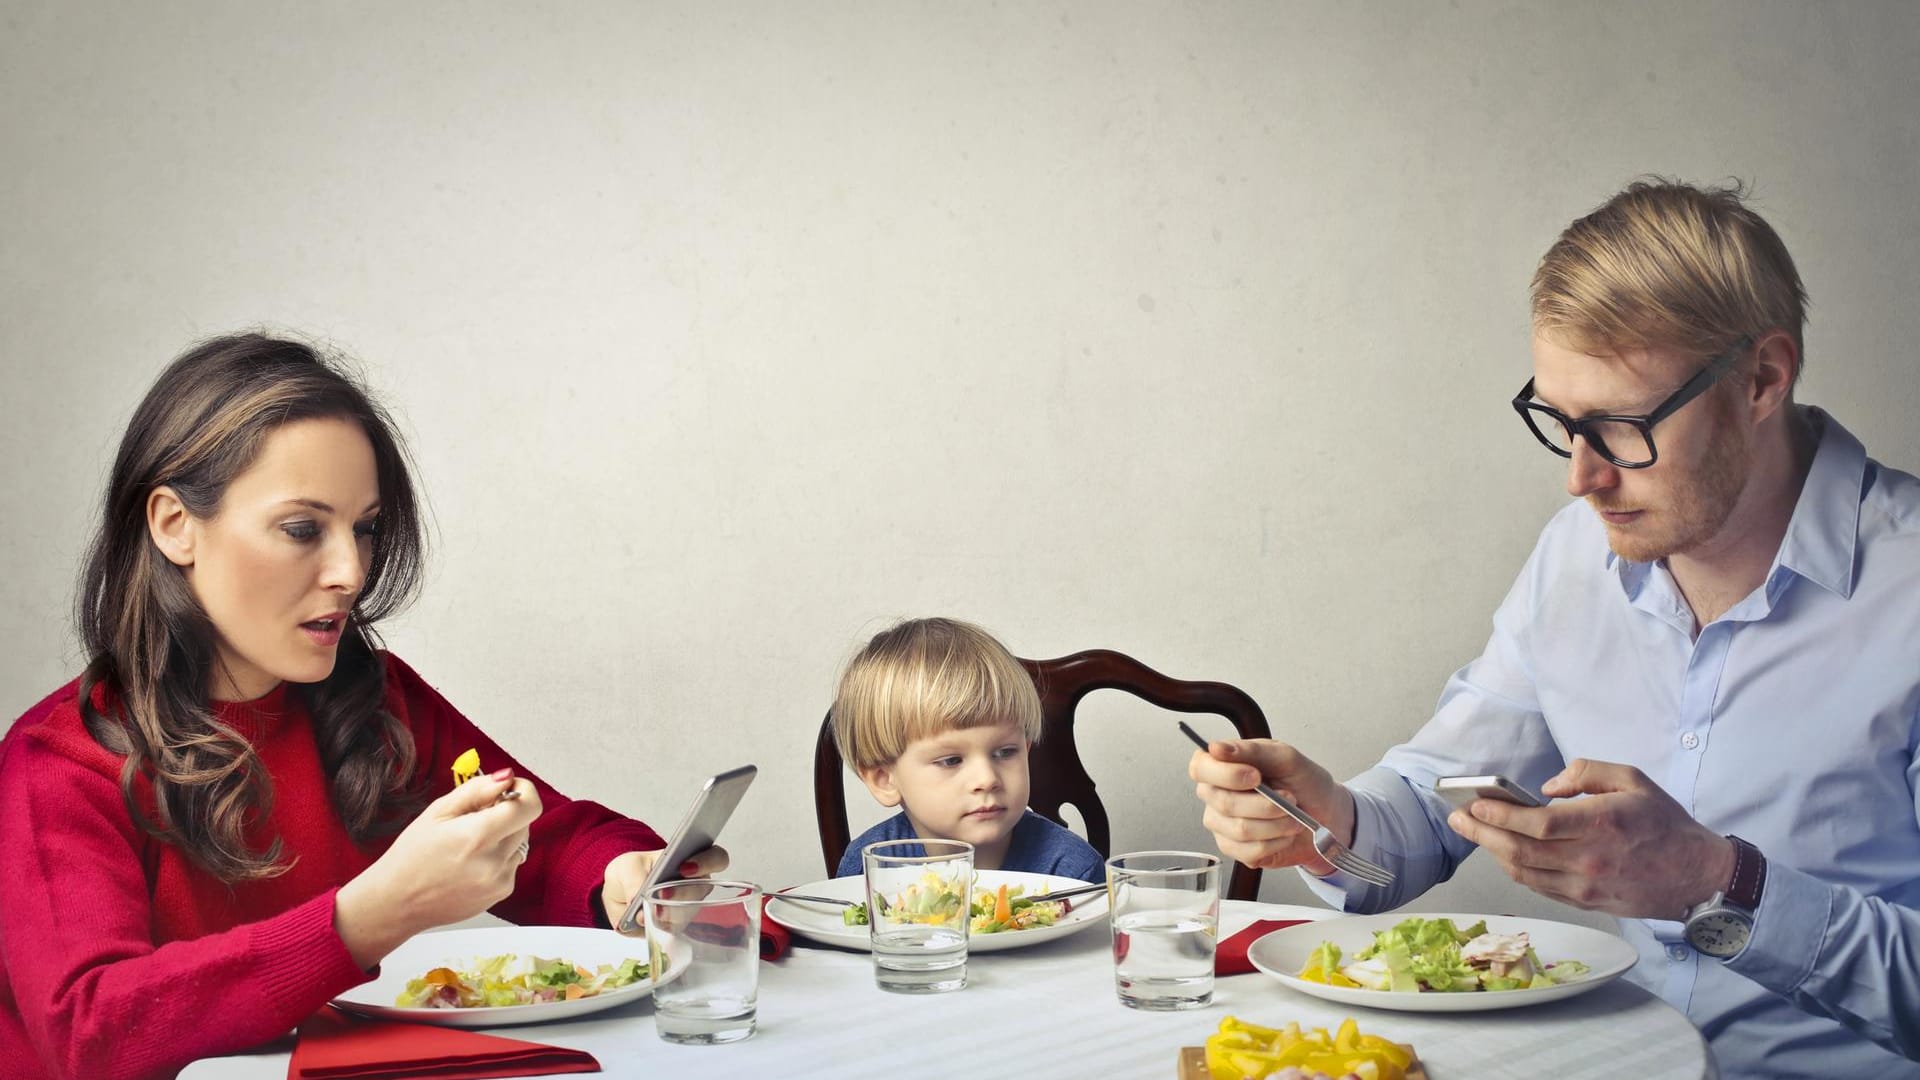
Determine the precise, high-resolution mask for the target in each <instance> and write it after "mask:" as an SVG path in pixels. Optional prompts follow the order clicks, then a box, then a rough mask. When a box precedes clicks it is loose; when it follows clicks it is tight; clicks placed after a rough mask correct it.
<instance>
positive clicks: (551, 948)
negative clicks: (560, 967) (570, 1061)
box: [333, 926, 686, 1028]
mask: <svg viewBox="0 0 1920 1080" xmlns="http://www.w3.org/2000/svg"><path fill="white" fill-rule="evenodd" d="M684 952H685V949H684V947H681V948H679V949H675V948H672V947H669V950H668V954H667V959H668V964H667V974H666V978H664V979H658V980H656V979H641V980H640V981H639V982H637V983H634V984H632V985H630V986H622V987H619V988H617V989H613V990H608V991H606V992H605V993H602V994H596V995H594V996H593V997H586V998H579V999H576V1000H574V1001H548V1002H543V1003H540V1004H537V1005H502V1006H499V1007H497V1008H488V1009H403V1008H400V1007H399V1006H397V1005H395V1004H394V1001H395V1000H397V999H398V998H399V997H400V994H401V992H402V991H404V990H405V989H406V988H407V983H408V982H410V981H412V980H414V979H417V978H419V977H420V976H422V975H424V974H426V973H427V972H429V971H431V970H433V969H434V968H437V967H450V968H453V969H454V970H456V971H457V970H460V969H462V968H465V967H467V966H469V965H470V963H471V962H472V961H475V960H480V959H484V958H486V957H489V956H499V955H500V954H502V953H516V954H518V955H521V956H538V957H542V958H545V959H548V960H566V961H569V962H571V963H575V964H579V965H581V966H582V967H586V968H589V969H591V968H597V967H599V966H600V965H601V964H618V963H620V962H621V961H622V960H627V959H633V960H638V961H640V962H641V963H643V964H644V963H646V962H647V939H646V938H643V937H631V938H630V937H623V936H622V935H620V934H616V933H614V932H613V931H611V930H596V929H593V928H592V927H584V926H482V927H474V928H472V929H467V930H436V931H433V932H431V933H426V934H416V935H414V936H413V937H411V938H408V939H407V941H406V943H405V944H403V945H401V946H400V947H399V948H397V949H395V950H393V952H392V953H390V954H389V955H388V956H387V958H386V959H385V960H382V961H380V977H379V978H377V979H375V980H373V981H372V982H370V983H365V984H363V985H360V986H356V987H354V988H353V989H351V990H349V991H347V992H346V993H344V994H341V995H340V996H339V997H337V998H334V999H333V1003H334V1004H335V1005H336V1006H338V1007H340V1008H342V1009H345V1010H346V1011H347V1012H350V1013H357V1014H359V1015H361V1016H374V1017H379V1018H381V1019H384V1020H407V1021H410V1022H412V1023H416V1024H438V1025H440V1026H441V1027H460V1028H472V1027H499V1026H501V1025H505V1024H540V1023H545V1022H547V1021H550V1020H572V1019H574V1018H575V1017H580V1016H585V1015H586V1014H588V1013H595V1012H599V1011H600V1010H602V1009H613V1008H618V1007H619V1006H621V1005H625V1004H627V1003H629V1002H633V1001H638V1000H639V999H641V998H643V997H646V996H647V995H648V994H651V993H653V988H654V986H655V985H656V984H657V983H660V982H669V981H671V980H672V979H673V978H674V977H676V976H677V975H679V974H680V973H681V972H682V971H685V970H686V957H685V955H684ZM674 960H678V961H680V962H679V963H673V961H674Z"/></svg>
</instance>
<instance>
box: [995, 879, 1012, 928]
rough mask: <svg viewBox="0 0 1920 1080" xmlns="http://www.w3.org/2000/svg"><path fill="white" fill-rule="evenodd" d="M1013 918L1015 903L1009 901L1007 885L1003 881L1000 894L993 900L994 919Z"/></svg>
mask: <svg viewBox="0 0 1920 1080" xmlns="http://www.w3.org/2000/svg"><path fill="white" fill-rule="evenodd" d="M1011 918H1013V905H1012V904H1010V903H1008V902H1007V886H1006V884H1005V883H1004V882H1002V883H1001V885H1000V894H999V895H998V896H996V897H995V898H994V901H993V921H994V922H1006V921H1007V920H1008V919H1011Z"/></svg>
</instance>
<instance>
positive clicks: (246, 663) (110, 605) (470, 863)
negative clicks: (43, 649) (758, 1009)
mask: <svg viewBox="0 0 1920 1080" xmlns="http://www.w3.org/2000/svg"><path fill="white" fill-rule="evenodd" d="M422 547H423V545H422V537H421V524H420V518H419V514H418V510H417V508H416V504H415V501H414V494H413V485H412V481H411V480H410V478H409V476H408V469H407V459H406V455H405V453H404V451H403V450H402V448H401V446H400V443H399V441H398V439H397V438H396V436H395V434H394V432H393V427H392V424H391V423H390V421H389V420H388V418H387V416H386V415H385V413H384V412H382V411H381V410H380V408H379V407H378V406H377V405H375V404H374V403H373V402H372V401H371V400H370V399H369V398H368V396H367V395H366V393H365V392H364V391H362V390H361V389H360V388H359V387H358V386H357V385H356V384H355V383H354V382H353V381H352V380H351V379H349V378H348V377H346V376H345V375H343V374H342V373H341V372H340V370H339V369H338V368H337V367H336V366H335V365H333V364H332V363H330V362H328V361H327V360H325V359H324V358H322V357H320V356H319V355H317V354H316V353H315V352H314V351H313V350H312V349H310V348H308V347H306V346H304V345H301V344H298V343H295V342H290V341H281V340H275V339H272V338H267V337H262V336H258V335H243V336H237V337H228V338H220V339H215V340H213V341H209V342H206V343H205V344H202V345H200V346H198V347H196V348H194V349H193V350H191V351H189V352H188V353H186V354H185V355H183V356H181V357H180V358H179V359H177V360H175V361H174V362H173V364H172V365H171V366H169V367H168V368H167V369H166V371H165V372H164V373H162V374H161V376H160V378H159V380H158V381H157V382H156V383H155V384H154V386H153V388H152V389H151V390H150V391H149V392H148V393H147V396H146V398H145V400H143V401H142V402H141V404H140V407H139V409H138V410H137V411H136V412H135V414H134V416H133V419H132V421H131V422H130V423H129V425H128V427H127V431H126V435H125V436H124V438H123V439H122V441H121V444H120V450H119V454H118V456H117V458H116V459H115V461H114V467H113V475H112V479H111V481H110V482H109V485H108V489H107V494H106V505H105V514H104V518H103V520H102V522H101V526H100V532H99V534H98V536H97V537H96V539H95V541H94V545H93V548H92V551H91V553H90V556H89V559H88V562H87V568H86V572H85V575H84V578H83V582H82V588H81V596H80V605H79V615H80V624H81V635H82V639H83V642H84V644H85V647H86V651H87V656H88V662H87V666H86V668H85V670H84V672H83V673H82V674H81V676H80V678H78V679H77V680H75V681H74V682H72V683H69V684H68V685H66V686H64V687H61V688H60V689H59V690H56V691H54V692H53V693H52V694H51V695H49V696H48V697H47V698H46V700H44V701H42V702H40V704H38V705H36V706H34V707H33V708H32V709H29V710H28V711H27V713H26V714H25V715H24V716H22V717H21V718H20V719H19V720H18V721H17V722H15V723H14V725H13V727H12V729H11V730H10V731H9V732H8V733H7V735H6V737H5V739H4V740H0V1073H3V1074H5V1075H6V1076H9V1077H13V1076H54V1077H85V1078H88V1080H96V1078H110V1077H150V1076H169V1075H172V1074H173V1073H175V1072H177V1071H178V1070H179V1069H180V1068H181V1067H182V1066H184V1065H186V1064H187V1063H188V1062H191V1061H193V1060H195V1059H197V1058H201V1057H205V1056H209V1055H213V1054H219V1053H224V1052H230V1051H234V1050H240V1049H244V1048H246V1047H249V1046H253V1045H256V1044H259V1043H262V1042H266V1041H268V1040H271V1039H274V1038H277V1037H279V1036H281V1035H284V1034H286V1033H287V1032H288V1031H289V1030H291V1029H292V1028H293V1027H294V1026H295V1025H296V1024H298V1023H299V1021H300V1020H301V1019H302V1018H303V1017H305V1016H307V1015H308V1014H310V1013H312V1012H313V1011H314V1010H315V1009H317V1008H319V1007H320V1006H322V1005H323V1004H324V1003H325V1002H326V1001H327V1000H328V999H329V998H332V997H334V996H335V995H337V994H339V993H340V992H342V991H344V990H346V989H348V988H350V987H352V986H355V985H357V984H359V983H361V982H364V981H366V980H368V979H369V978H371V969H373V968H374V967H375V966H376V965H378V964H379V962H380V960H381V958H382V957H384V956H385V955H386V954H387V953H388V952H390V951H391V950H392V949H393V948H394V947H395V946H396V945H398V944H399V943H400V942H402V941H405V940H406V939H407V938H408V937H410V936H411V935H413V934H415V933H417V932H419V931H421V930H425V929H427V928H429V927H433V926H438V925H443V924H445V923H449V922H457V921H459V920H461V919H465V918H468V917H470V916H473V915H476V914H478V913H479V912H481V911H483V910H491V911H493V912H494V913H495V914H497V915H499V916H501V917H503V918H506V919H510V920H512V921H515V922H521V923H542V924H556V925H601V926H605V925H609V922H610V920H611V918H615V917H617V916H618V914H619V911H620V909H621V908H622V907H624V905H625V902H626V900H627V898H628V897H629V896H630V895H631V894H632V892H633V890H634V889H635V888H636V887H637V886H638V883H639V882H640V881H641V880H642V879H643V878H644V877H645V875H646V872H647V870H648V869H649V868H650V867H651V865H652V860H653V858H654V857H655V855H654V854H653V852H655V851H657V849H659V848H660V847H662V846H663V844H662V842H661V840H660V838H659V837H658V836H657V835H655V833H654V832H653V830H651V829H649V828H647V827H646V826H645V825H643V824H640V823H639V822H637V821H632V820H629V819H627V818H624V817H622V816H620V815H619V814H616V813H614V812H613V811H611V810H608V809H606V808H605V807H602V806H599V805H596V804H594V803H590V802H585V801H580V800H570V799H568V798H566V797H565V796H563V795H561V794H560V793H559V792H556V791H554V790H553V789H552V788H550V787H548V786H547V785H546V784H544V783H542V782H541V781H540V780H539V779H538V778H536V777H534V776H533V775H532V774H530V773H529V772H527V771H526V770H525V769H524V768H522V767H520V765H519V764H518V763H517V762H515V761H514V760H513V759H512V758H511V757H510V756H508V754H507V753H506V752H505V751H504V750H502V749H500V747H498V746H496V745H495V744H494V743H493V742H492V741H491V740H490V739H488V738H487V737H486V736H485V735H483V734H481V733H480V731H479V730H478V729H477V728H475V727H474V726H473V725H472V724H471V723H469V722H468V721H467V719H466V718H465V717H463V716H461V715H460V713H459V712H457V711H456V710H455V709H454V708H453V707H452V706H451V705H449V704H448V703H447V702H446V700H445V699H444V698H442V697H441V696H440V695H439V694H438V693H436V692H435V691H434V690H433V688H432V687H430V686H428V685H427V683H426V682H425V681H424V680H422V679H421V678H420V677H419V676H418V675H416V674H414V672H413V671H412V669H410V668H408V667H407V666H406V665H405V664H403V663H401V662H400V661H399V660H398V659H396V658H394V657H392V656H390V655H387V654H386V653H384V652H382V651H381V650H380V648H379V642H378V639H377V638H376V637H375V635H374V631H373V626H374V624H375V623H376V622H378V620H379V619H381V618H382V617H384V616H386V615H389V614H391V613H392V612H394V611H395V610H397V609H398V608H399V607H400V606H402V605H403V604H404V603H405V602H406V601H407V600H408V599H410V598H411V596H412V594H413V592H414V591H415V588H416V586H417V584H418V581H419V576H420V567H421V556H422ZM469 747H472V748H477V749H478V750H479V753H480V760H481V761H482V762H483V763H484V766H485V767H486V768H488V769H491V770H493V771H492V772H490V773H488V774H486V775H483V776H481V777H480V778H479V779H477V780H475V781H473V782H471V783H467V784H464V785H461V786H459V787H458V788H456V787H454V785H453V778H452V772H451V766H452V764H453V761H454V759H455V758H456V757H457V756H458V755H459V754H460V753H461V752H462V751H464V750H466V749H468V748H469ZM509 791H513V792H517V793H518V794H517V797H513V798H506V799H503V798H501V796H502V795H503V794H505V793H507V792H509ZM724 865H725V855H724V853H721V852H719V851H718V850H715V851H712V852H708V853H706V854H704V855H702V856H700V857H699V858H698V859H696V860H695V863H694V864H691V865H688V866H685V867H681V868H679V869H680V870H681V872H682V873H687V874H705V873H710V872H712V871H714V870H717V869H719V868H720V867H721V866H724Z"/></svg>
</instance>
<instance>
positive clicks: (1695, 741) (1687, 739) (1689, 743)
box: [1680, 731, 1700, 750]
mask: <svg viewBox="0 0 1920 1080" xmlns="http://www.w3.org/2000/svg"><path fill="white" fill-rule="evenodd" d="M1680 745H1681V746H1684V747H1686V748H1687V749H1689V750H1691V749H1693V748H1694V747H1696V746H1699V745H1700V736H1698V735H1695V734H1694V733H1693V732H1691V731H1689V732H1687V733H1686V734H1685V735H1682V736H1680Z"/></svg>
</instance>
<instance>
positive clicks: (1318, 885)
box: [1299, 770, 1407, 911]
mask: <svg viewBox="0 0 1920 1080" xmlns="http://www.w3.org/2000/svg"><path fill="white" fill-rule="evenodd" d="M1376 771H1378V770H1369V771H1368V772H1364V773H1361V774H1360V775H1359V776H1356V777H1354V778H1353V780H1351V781H1349V782H1348V784H1347V790H1349V791H1350V792H1352V793H1353V845H1352V847H1353V852H1354V854H1356V855H1360V856H1363V857H1366V858H1368V859H1373V860H1375V861H1379V857H1380V856H1381V855H1382V854H1383V852H1384V851H1385V850H1386V849H1387V847H1388V846H1389V845H1386V844H1384V843H1382V837H1383V835H1384V832H1385V830H1384V829H1383V828H1382V824H1383V821H1384V820H1385V819H1386V815H1389V814H1392V813H1395V812H1396V811H1395V810H1394V809H1393V808H1392V806H1391V804H1392V803H1393V802H1394V800H1395V792H1396V790H1397V791H1398V792H1400V793H1403V794H1404V793H1406V790H1407V786H1406V783H1405V782H1404V781H1402V780H1401V779H1400V775H1399V774H1398V773H1392V772H1389V773H1388V774H1387V776H1385V777H1378V776H1374V775H1373V773H1374V772H1376ZM1383 789H1384V790H1383ZM1299 871H1300V880H1301V881H1303V882H1305V883H1306V886H1307V889H1308V891H1310V892H1312V893H1313V895H1315V896H1317V897H1319V898H1320V899H1321V900H1322V901H1324V902H1325V903H1326V904H1327V906H1329V907H1332V908H1334V909H1336V910H1338V911H1378V910H1380V908H1381V907H1382V905H1383V902H1384V901H1385V900H1386V899H1387V896H1388V894H1387V891H1386V890H1385V889H1382V888H1380V887H1378V886H1375V885H1372V884H1369V883H1367V882H1364V881H1361V880H1360V879H1359V878H1356V877H1353V876H1352V875H1350V874H1344V873H1341V872H1340V871H1338V870H1335V871H1334V872H1333V873H1331V874H1326V875H1324V876H1323V875H1320V874H1315V873H1312V872H1310V871H1308V870H1307V869H1306V868H1305V867H1300V868H1299Z"/></svg>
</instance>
